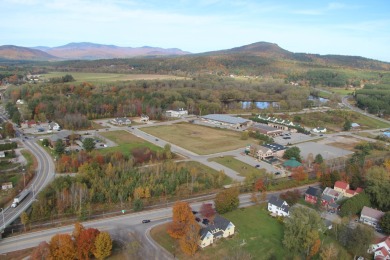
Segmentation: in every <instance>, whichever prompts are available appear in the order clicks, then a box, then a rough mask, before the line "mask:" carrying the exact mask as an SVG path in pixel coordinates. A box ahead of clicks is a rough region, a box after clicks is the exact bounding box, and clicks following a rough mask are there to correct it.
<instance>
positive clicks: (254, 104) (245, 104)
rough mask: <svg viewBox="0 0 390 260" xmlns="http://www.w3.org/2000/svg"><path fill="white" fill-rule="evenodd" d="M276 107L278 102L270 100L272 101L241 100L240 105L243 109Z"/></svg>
mask: <svg viewBox="0 0 390 260" xmlns="http://www.w3.org/2000/svg"><path fill="white" fill-rule="evenodd" d="M271 105H272V106H273V107H278V102H272V101H241V107H242V108H243V109H252V108H258V109H266V108H269V106H271Z"/></svg>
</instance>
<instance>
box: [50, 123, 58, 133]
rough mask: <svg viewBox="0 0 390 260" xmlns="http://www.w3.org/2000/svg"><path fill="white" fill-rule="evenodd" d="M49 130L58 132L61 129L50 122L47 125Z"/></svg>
mask: <svg viewBox="0 0 390 260" xmlns="http://www.w3.org/2000/svg"><path fill="white" fill-rule="evenodd" d="M49 130H54V131H60V130H61V127H60V125H59V124H58V123H56V122H51V123H49Z"/></svg>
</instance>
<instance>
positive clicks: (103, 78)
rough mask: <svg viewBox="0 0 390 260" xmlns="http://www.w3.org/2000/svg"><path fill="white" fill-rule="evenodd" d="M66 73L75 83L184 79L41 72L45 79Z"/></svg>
mask: <svg viewBox="0 0 390 260" xmlns="http://www.w3.org/2000/svg"><path fill="white" fill-rule="evenodd" d="M67 74H70V75H72V76H73V78H74V79H75V80H76V81H75V82H76V83H81V82H113V81H128V80H155V79H185V78H182V77H176V76H172V75H154V74H153V75H152V74H117V73H89V72H50V73H48V74H42V77H44V78H45V79H50V78H58V77H63V76H65V75H67Z"/></svg>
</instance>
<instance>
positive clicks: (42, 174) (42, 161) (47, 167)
mask: <svg viewBox="0 0 390 260" xmlns="http://www.w3.org/2000/svg"><path fill="white" fill-rule="evenodd" d="M23 143H24V147H25V148H26V149H28V150H29V151H30V152H31V153H32V154H34V155H35V157H36V158H37V161H38V168H37V170H36V174H35V177H34V179H33V180H32V181H31V182H30V184H29V185H28V186H27V187H26V190H29V191H30V193H29V195H28V196H27V197H26V198H25V199H24V200H23V201H22V202H21V203H20V204H19V205H18V206H17V207H16V208H11V207H6V208H4V212H2V214H1V216H0V229H1V230H3V229H4V227H5V226H8V225H9V224H11V223H12V222H13V221H14V220H15V219H17V218H18V217H19V215H20V214H22V212H24V211H25V210H26V209H27V208H28V207H29V206H30V205H31V204H32V202H33V201H34V199H35V195H36V194H37V193H38V192H39V191H41V190H42V189H43V188H44V187H45V186H46V185H47V184H48V183H49V182H50V181H51V180H52V179H53V177H54V171H55V166H54V163H53V161H52V160H51V158H50V156H49V155H48V154H47V153H46V151H45V150H44V149H43V148H42V147H40V146H39V145H38V144H37V143H35V141H34V140H31V141H29V140H26V141H24V142H23ZM3 213H4V214H3ZM3 216H4V222H3Z"/></svg>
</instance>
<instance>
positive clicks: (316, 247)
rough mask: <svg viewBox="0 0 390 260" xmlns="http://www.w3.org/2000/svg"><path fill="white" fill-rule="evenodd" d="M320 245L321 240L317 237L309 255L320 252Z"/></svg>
mask: <svg viewBox="0 0 390 260" xmlns="http://www.w3.org/2000/svg"><path fill="white" fill-rule="evenodd" d="M320 247H321V240H320V239H316V240H315V241H314V244H313V245H312V246H311V249H310V253H309V257H313V256H315V255H316V254H317V253H318V251H320Z"/></svg>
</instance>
